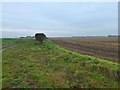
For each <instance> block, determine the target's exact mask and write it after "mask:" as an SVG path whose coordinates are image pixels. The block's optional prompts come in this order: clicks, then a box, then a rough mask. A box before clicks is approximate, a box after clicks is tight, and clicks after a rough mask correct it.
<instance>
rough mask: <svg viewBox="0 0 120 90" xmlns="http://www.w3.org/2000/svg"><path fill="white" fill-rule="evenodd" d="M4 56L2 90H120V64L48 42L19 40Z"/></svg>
mask: <svg viewBox="0 0 120 90" xmlns="http://www.w3.org/2000/svg"><path fill="white" fill-rule="evenodd" d="M18 41H19V42H18V44H19V46H16V47H14V48H9V49H7V50H5V51H3V53H2V60H3V61H2V65H3V72H2V74H3V75H2V82H3V83H2V86H3V88H10V87H12V88H13V87H14V88H35V87H37V88H47V87H48V88H57V87H58V88H75V87H79V88H118V87H119V83H118V75H120V70H119V68H118V67H119V66H120V65H119V64H118V63H114V62H108V61H105V60H100V59H97V58H94V57H90V56H87V55H81V54H77V53H75V52H71V51H68V50H65V49H63V48H60V47H59V46H58V45H56V44H54V43H53V42H51V41H49V40H47V41H46V42H45V43H44V44H35V41H34V40H33V39H21V40H18Z"/></svg>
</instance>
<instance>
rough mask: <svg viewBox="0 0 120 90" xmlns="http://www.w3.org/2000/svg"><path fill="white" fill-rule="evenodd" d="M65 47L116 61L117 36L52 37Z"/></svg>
mask: <svg viewBox="0 0 120 90" xmlns="http://www.w3.org/2000/svg"><path fill="white" fill-rule="evenodd" d="M51 40H52V41H53V42H55V43H56V44H58V45H59V46H60V47H63V48H65V49H68V50H71V51H74V52H77V53H80V54H85V55H90V56H94V57H96V58H100V59H105V60H109V61H115V62H117V61H118V39H117V38H52V39H51Z"/></svg>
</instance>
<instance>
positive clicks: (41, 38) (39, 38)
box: [35, 33, 47, 43]
mask: <svg viewBox="0 0 120 90" xmlns="http://www.w3.org/2000/svg"><path fill="white" fill-rule="evenodd" d="M35 38H36V41H39V42H41V43H43V42H44V41H45V40H46V39H47V38H46V35H45V34H44V33H36V34H35Z"/></svg>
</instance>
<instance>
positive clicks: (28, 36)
mask: <svg viewBox="0 0 120 90" xmlns="http://www.w3.org/2000/svg"><path fill="white" fill-rule="evenodd" d="M20 38H35V36H26V37H20Z"/></svg>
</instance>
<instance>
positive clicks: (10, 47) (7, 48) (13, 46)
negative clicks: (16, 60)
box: [0, 44, 18, 52]
mask: <svg viewBox="0 0 120 90" xmlns="http://www.w3.org/2000/svg"><path fill="white" fill-rule="evenodd" d="M16 46H18V44H15V45H11V46H9V47H7V48H4V49H2V50H0V52H3V51H5V50H6V49H8V48H13V47H16Z"/></svg>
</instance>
